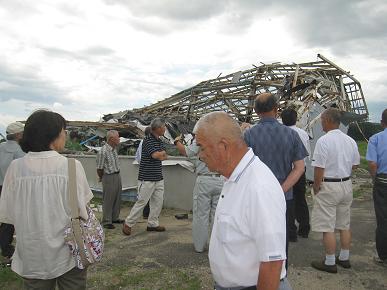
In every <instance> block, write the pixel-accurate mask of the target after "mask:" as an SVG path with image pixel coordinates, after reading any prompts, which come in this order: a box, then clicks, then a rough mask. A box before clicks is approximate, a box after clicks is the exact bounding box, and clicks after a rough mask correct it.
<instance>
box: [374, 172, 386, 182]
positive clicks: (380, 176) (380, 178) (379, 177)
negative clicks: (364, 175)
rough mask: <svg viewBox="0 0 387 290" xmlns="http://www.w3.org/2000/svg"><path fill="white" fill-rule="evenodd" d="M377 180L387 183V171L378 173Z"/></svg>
mask: <svg viewBox="0 0 387 290" xmlns="http://www.w3.org/2000/svg"><path fill="white" fill-rule="evenodd" d="M375 180H377V181H378V182H380V183H384V184H387V174H386V173H378V174H376V178H375Z"/></svg>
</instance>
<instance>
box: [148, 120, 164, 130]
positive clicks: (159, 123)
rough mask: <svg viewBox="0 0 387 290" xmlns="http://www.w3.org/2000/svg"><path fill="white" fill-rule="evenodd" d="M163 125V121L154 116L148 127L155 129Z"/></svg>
mask: <svg viewBox="0 0 387 290" xmlns="http://www.w3.org/2000/svg"><path fill="white" fill-rule="evenodd" d="M163 126H165V121H164V120H163V119H161V118H155V119H153V120H152V122H151V123H150V127H151V129H152V130H156V129H157V128H160V127H163Z"/></svg>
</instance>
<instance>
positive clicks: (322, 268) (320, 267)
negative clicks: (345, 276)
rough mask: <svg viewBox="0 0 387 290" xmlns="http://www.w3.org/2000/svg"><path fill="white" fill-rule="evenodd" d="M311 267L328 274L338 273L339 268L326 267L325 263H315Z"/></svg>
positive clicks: (334, 266)
mask: <svg viewBox="0 0 387 290" xmlns="http://www.w3.org/2000/svg"><path fill="white" fill-rule="evenodd" d="M311 266H312V267H313V268H315V269H317V270H319V271H324V272H328V273H333V274H336V273H337V266H336V265H332V266H330V265H325V261H313V262H312V263H311Z"/></svg>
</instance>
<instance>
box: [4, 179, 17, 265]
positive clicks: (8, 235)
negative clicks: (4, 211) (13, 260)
mask: <svg viewBox="0 0 387 290" xmlns="http://www.w3.org/2000/svg"><path fill="white" fill-rule="evenodd" d="M1 190H2V186H0V196H1ZM14 233H15V228H14V226H13V225H10V224H4V223H2V224H1V225H0V247H1V255H2V256H3V257H9V258H10V257H12V255H13V252H14V251H15V248H14V247H13V246H12V241H13V234H14Z"/></svg>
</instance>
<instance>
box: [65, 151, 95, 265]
mask: <svg viewBox="0 0 387 290" xmlns="http://www.w3.org/2000/svg"><path fill="white" fill-rule="evenodd" d="M68 167H69V168H68V171H69V185H68V186H69V202H70V210H71V224H72V229H73V233H74V238H75V242H76V243H77V245H78V250H79V256H80V258H81V263H82V265H83V267H84V268H86V267H87V266H88V265H89V264H90V262H89V261H88V260H87V257H86V254H85V249H84V247H85V242H84V240H83V237H82V230H81V224H80V217H79V209H78V194H77V183H76V167H75V159H74V158H68Z"/></svg>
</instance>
